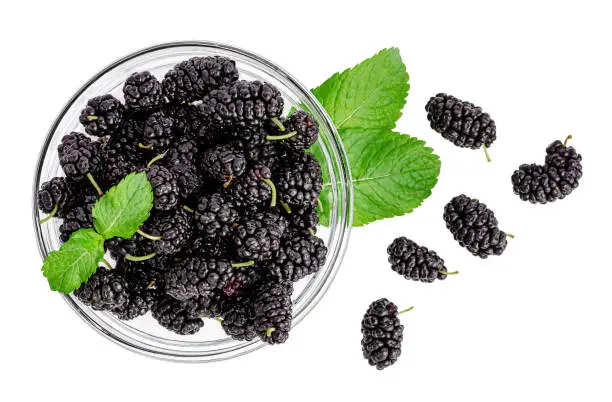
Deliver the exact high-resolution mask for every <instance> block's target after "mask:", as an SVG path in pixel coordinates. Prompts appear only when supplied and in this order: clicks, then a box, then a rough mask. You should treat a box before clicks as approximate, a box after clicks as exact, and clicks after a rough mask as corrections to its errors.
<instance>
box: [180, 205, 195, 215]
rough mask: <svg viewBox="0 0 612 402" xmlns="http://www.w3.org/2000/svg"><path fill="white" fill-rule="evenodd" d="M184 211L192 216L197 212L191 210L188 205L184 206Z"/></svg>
mask: <svg viewBox="0 0 612 402" xmlns="http://www.w3.org/2000/svg"><path fill="white" fill-rule="evenodd" d="M183 209H184V210H185V211H187V212H189V213H190V214H192V213H194V212H195V211H194V210H193V209H191V208H189V207H188V206H187V205H183Z"/></svg>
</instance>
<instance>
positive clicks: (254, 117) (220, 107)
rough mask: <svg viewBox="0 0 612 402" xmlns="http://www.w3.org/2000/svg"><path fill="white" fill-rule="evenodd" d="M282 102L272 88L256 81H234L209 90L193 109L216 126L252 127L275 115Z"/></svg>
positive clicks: (278, 112) (278, 114)
mask: <svg viewBox="0 0 612 402" xmlns="http://www.w3.org/2000/svg"><path fill="white" fill-rule="evenodd" d="M283 105H284V100H283V97H282V95H281V93H280V91H279V90H278V89H277V88H276V87H274V86H272V85H270V84H267V83H262V82H260V81H252V82H249V81H237V82H235V83H233V84H232V85H231V86H230V87H228V88H222V89H218V90H214V91H211V92H210V94H208V95H207V96H206V97H205V98H204V99H203V100H202V103H201V104H200V105H198V106H197V109H198V112H199V114H200V115H201V116H202V117H203V118H204V119H205V120H206V121H208V122H209V123H210V124H213V125H215V126H217V127H222V128H225V127H229V126H234V127H238V126H242V127H253V126H262V125H263V124H264V122H265V121H267V120H269V119H272V118H274V117H279V116H280V115H281V113H282V112H283Z"/></svg>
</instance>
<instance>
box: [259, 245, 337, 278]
mask: <svg viewBox="0 0 612 402" xmlns="http://www.w3.org/2000/svg"><path fill="white" fill-rule="evenodd" d="M326 255H327V248H326V247H325V244H324V243H323V240H321V239H319V238H318V237H316V236H310V235H296V236H295V237H293V238H291V239H290V240H288V241H285V242H284V243H283V244H282V245H281V248H280V250H279V252H278V256H277V257H276V259H275V260H274V262H273V263H272V264H270V265H269V268H268V269H269V272H270V274H272V275H274V276H275V277H277V278H279V279H280V280H281V281H291V282H296V281H299V280H300V279H302V278H305V277H306V276H308V275H311V274H314V273H315V272H318V271H319V269H320V268H321V267H322V266H323V264H324V263H325V256H326Z"/></svg>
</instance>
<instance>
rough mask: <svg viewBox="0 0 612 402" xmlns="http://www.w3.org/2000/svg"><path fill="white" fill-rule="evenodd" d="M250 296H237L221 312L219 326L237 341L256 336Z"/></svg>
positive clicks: (251, 338)
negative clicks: (223, 311) (221, 317)
mask: <svg viewBox="0 0 612 402" xmlns="http://www.w3.org/2000/svg"><path fill="white" fill-rule="evenodd" d="M252 303H253V302H252V299H251V298H250V297H237V298H235V299H234V300H232V302H231V303H230V304H229V306H228V308H227V311H226V312H225V313H224V314H223V321H221V326H222V327H223V330H224V331H225V333H226V334H228V335H229V336H231V337H232V338H233V339H236V340H239V341H252V340H253V339H255V338H256V337H257V332H256V331H255V319H254V318H255V313H254V311H253V304H252Z"/></svg>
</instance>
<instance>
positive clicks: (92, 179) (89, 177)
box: [87, 173, 104, 197]
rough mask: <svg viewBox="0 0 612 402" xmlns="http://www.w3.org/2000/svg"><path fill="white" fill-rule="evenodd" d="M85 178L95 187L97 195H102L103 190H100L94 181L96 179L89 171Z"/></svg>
mask: <svg viewBox="0 0 612 402" xmlns="http://www.w3.org/2000/svg"><path fill="white" fill-rule="evenodd" d="M87 178H88V179H89V181H90V182H91V184H92V185H93V186H94V188H95V189H96V191H97V192H98V195H99V196H100V197H102V196H103V195H104V192H103V191H102V189H101V188H100V186H98V183H96V179H94V177H93V176H92V174H91V173H87Z"/></svg>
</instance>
